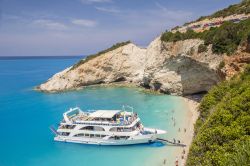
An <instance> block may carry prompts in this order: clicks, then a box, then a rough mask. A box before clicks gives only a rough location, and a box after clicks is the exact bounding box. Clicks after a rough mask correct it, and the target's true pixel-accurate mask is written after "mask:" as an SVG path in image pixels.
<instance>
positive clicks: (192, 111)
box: [171, 96, 201, 166]
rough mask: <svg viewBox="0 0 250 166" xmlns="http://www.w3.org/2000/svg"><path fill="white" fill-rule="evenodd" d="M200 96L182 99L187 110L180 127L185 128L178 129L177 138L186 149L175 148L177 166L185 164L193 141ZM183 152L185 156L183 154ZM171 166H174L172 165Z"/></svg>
mask: <svg viewBox="0 0 250 166" xmlns="http://www.w3.org/2000/svg"><path fill="white" fill-rule="evenodd" d="M200 98H201V97H200V96H186V97H183V100H184V102H185V105H186V107H187V109H188V110H189V111H188V113H187V116H186V117H185V121H184V123H183V124H182V126H185V128H180V131H179V132H178V135H177V137H178V138H180V140H181V143H183V144H185V145H186V147H184V148H183V147H176V151H175V153H176V154H175V156H176V159H175V160H178V166H184V165H185V163H186V159H187V155H188V152H189V147H190V145H191V143H192V140H193V135H194V124H195V122H196V120H197V119H198V117H199V112H198V106H199V102H200ZM184 151H185V154H184ZM171 165H175V164H174V163H173V164H171Z"/></svg>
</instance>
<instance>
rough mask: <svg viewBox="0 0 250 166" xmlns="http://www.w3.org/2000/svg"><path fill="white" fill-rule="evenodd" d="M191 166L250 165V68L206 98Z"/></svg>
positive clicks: (192, 149)
mask: <svg viewBox="0 0 250 166" xmlns="http://www.w3.org/2000/svg"><path fill="white" fill-rule="evenodd" d="M199 111H200V113H201V115H200V117H199V119H198V120H197V122H196V125H195V132H196V136H195V137H194V140H193V143H192V145H191V148H190V153H189V155H188V160H187V165H188V166H196V165H202V166H203V165H219V166H220V165H221V166H224V165H225V166H226V165H235V166H236V165H242V166H243V165H249V163H250V66H248V67H247V68H246V70H245V72H244V73H243V74H241V75H239V76H237V77H235V78H233V79H232V80H230V81H225V82H222V83H221V84H220V85H218V86H216V87H214V88H213V89H212V90H210V92H209V93H208V94H207V95H206V96H205V97H204V98H203V100H202V102H201V105H200V108H199Z"/></svg>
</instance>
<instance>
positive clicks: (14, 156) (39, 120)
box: [0, 57, 185, 166]
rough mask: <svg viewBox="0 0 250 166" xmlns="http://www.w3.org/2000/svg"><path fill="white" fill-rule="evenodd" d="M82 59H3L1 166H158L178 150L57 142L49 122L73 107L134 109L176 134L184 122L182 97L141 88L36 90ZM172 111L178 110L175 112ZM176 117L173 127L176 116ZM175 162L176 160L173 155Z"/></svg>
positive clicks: (145, 120)
mask: <svg viewBox="0 0 250 166" xmlns="http://www.w3.org/2000/svg"><path fill="white" fill-rule="evenodd" d="M78 60H79V57H76V58H72V59H62V58H59V59H11V60H6V59H5V60H0V128H1V130H0V166H54V165H60V166H69V165H73V166H74V165H79V166H99V165H103V166H113V165H119V166H140V165H142V166H144V165H145V166H154V165H161V163H162V161H163V159H164V158H170V160H172V158H174V156H173V155H172V154H173V152H174V148H173V147H170V146H167V145H163V146H162V145H161V144H159V143H155V144H145V145H135V146H115V147H113V146H94V145H81V144H72V143H61V142H54V141H53V134H52V133H51V131H50V130H49V126H50V125H52V124H57V123H58V122H59V121H60V120H61V119H62V113H63V112H65V111H66V110H67V109H68V108H70V107H75V106H79V107H81V108H82V109H120V108H121V106H122V105H123V104H128V105H131V106H133V107H134V109H135V111H136V112H138V114H139V116H140V117H141V119H142V122H143V124H144V126H149V127H157V128H161V129H165V130H168V132H169V133H168V137H169V138H173V137H174V136H175V134H176V130H177V128H178V127H179V126H180V125H181V122H182V121H183V118H182V116H180V115H177V112H178V111H180V110H183V109H184V107H185V106H184V105H183V102H182V99H181V98H178V97H173V96H167V95H153V94H148V93H144V92H143V91H141V90H140V89H135V88H112V87H110V88H103V87H102V88H97V87H95V88H93V87H92V88H86V89H84V90H80V91H71V92H65V93H56V94H48V93H41V92H37V91H34V90H32V88H33V87H34V86H36V85H38V84H40V83H42V82H44V81H45V80H47V79H48V78H49V77H51V76H52V75H53V74H54V73H56V72H58V71H60V70H62V69H64V68H65V67H68V66H70V65H72V64H74V63H75V62H77V61H78ZM172 110H175V112H174V113H173V112H172ZM172 116H176V118H177V125H176V126H175V127H173V124H172V121H171V117H172ZM173 160H174V159H173Z"/></svg>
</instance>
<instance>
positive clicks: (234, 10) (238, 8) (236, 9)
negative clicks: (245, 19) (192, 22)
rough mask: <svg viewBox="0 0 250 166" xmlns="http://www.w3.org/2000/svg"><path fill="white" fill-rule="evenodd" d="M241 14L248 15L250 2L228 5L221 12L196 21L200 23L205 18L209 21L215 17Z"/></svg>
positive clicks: (246, 0) (244, 0) (244, 1)
mask: <svg viewBox="0 0 250 166" xmlns="http://www.w3.org/2000/svg"><path fill="white" fill-rule="evenodd" d="M243 13H246V14H247V13H250V0H243V1H242V2H241V3H239V4H235V5H230V6H229V7H227V8H225V9H223V10H220V11H217V12H215V13H214V14H212V15H210V16H205V17H201V18H199V19H198V20H197V21H201V20H203V19H206V18H208V19H211V18H215V17H226V16H230V15H232V14H243Z"/></svg>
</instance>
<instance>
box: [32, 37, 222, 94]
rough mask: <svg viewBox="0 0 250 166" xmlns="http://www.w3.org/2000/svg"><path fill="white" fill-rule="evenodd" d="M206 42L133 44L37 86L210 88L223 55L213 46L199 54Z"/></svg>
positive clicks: (44, 88) (45, 88) (217, 76)
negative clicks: (104, 84)
mask: <svg viewBox="0 0 250 166" xmlns="http://www.w3.org/2000/svg"><path fill="white" fill-rule="evenodd" d="M202 43H203V41H202V40H199V39H189V40H184V41H178V42H169V43H165V42H162V41H161V40H160V38H157V39H155V40H154V41H153V42H152V43H151V44H150V45H149V46H148V48H146V49H143V48H139V47H137V46H136V45H134V44H132V43H130V44H127V45H125V46H121V47H119V48H117V49H115V50H113V51H110V52H107V53H105V54H102V55H100V56H98V57H95V58H93V59H91V60H89V61H86V62H85V63H83V64H81V65H79V66H77V67H75V68H72V67H70V68H68V69H65V70H64V71H62V72H59V73H57V74H55V75H54V76H53V77H52V78H50V79H49V80H48V81H47V82H45V83H43V84H41V85H39V86H38V87H37V89H38V90H41V91H46V92H58V91H64V90H70V89H76V88H79V87H82V86H88V85H94V84H100V83H106V84H108V83H112V82H127V83H133V84H136V85H140V86H143V87H146V88H151V89H154V90H158V91H161V92H163V93H169V94H175V95H186V94H193V93H199V92H203V91H208V90H209V89H210V88H211V87H212V86H213V85H215V84H216V83H218V82H219V81H220V80H221V77H220V74H219V73H218V70H217V68H218V66H219V63H220V62H221V60H222V59H223V58H222V56H220V55H216V54H213V53H212V51H211V46H210V47H209V48H208V50H207V51H206V52H202V53H198V47H199V45H200V44H202Z"/></svg>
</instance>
